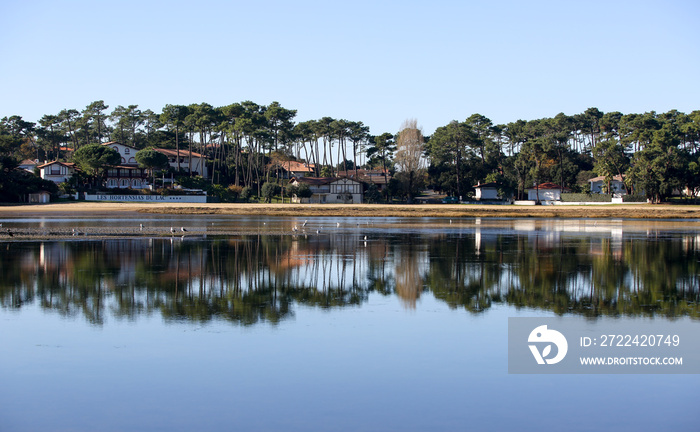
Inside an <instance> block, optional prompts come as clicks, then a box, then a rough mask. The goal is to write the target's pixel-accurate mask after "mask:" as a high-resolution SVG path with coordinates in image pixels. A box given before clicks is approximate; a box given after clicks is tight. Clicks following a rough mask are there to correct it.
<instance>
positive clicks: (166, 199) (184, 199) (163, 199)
mask: <svg viewBox="0 0 700 432" xmlns="http://www.w3.org/2000/svg"><path fill="white" fill-rule="evenodd" d="M85 201H119V202H154V203H156V202H158V203H170V202H181V203H206V202H207V197H206V195H168V196H162V195H107V194H96V195H85Z"/></svg>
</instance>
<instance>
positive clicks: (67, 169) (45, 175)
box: [37, 161, 77, 184]
mask: <svg viewBox="0 0 700 432" xmlns="http://www.w3.org/2000/svg"><path fill="white" fill-rule="evenodd" d="M37 168H39V175H40V176H41V178H42V179H44V180H50V181H52V182H54V183H56V184H59V183H63V182H66V181H68V179H69V178H71V177H72V176H73V174H74V173H75V171H76V169H77V168H76V166H75V164H74V163H72V162H59V161H53V162H48V163H45V164H43V165H39V166H38V167H37Z"/></svg>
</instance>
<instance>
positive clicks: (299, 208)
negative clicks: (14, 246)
mask: <svg viewBox="0 0 700 432" xmlns="http://www.w3.org/2000/svg"><path fill="white" fill-rule="evenodd" d="M139 213H151V214H171V215H172V214H180V215H187V214H191V215H197V214H201V215H205V214H218V215H265V216H310V217H313V216H334V217H360V216H365V217H450V218H460V217H467V218H468V217H536V218H630V219H700V206H697V205H651V204H635V205H589V206H500V205H450V204H441V205H440V204H438V205H430V204H418V205H383V204H361V205H357V204H347V205H343V204H185V203H167V204H166V203H158V204H153V203H104V202H71V203H56V204H35V205H2V206H0V217H2V218H12V217H30V216H33V217H35V216H48V217H71V216H86V215H89V216H112V217H114V216H116V217H128V216H129V215H130V214H139Z"/></svg>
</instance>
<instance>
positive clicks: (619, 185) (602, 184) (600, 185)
mask: <svg viewBox="0 0 700 432" xmlns="http://www.w3.org/2000/svg"><path fill="white" fill-rule="evenodd" d="M624 181H625V176H624V175H616V176H615V177H613V178H612V180H611V181H610V190H609V191H607V192H606V189H607V187H608V183H607V181H606V180H605V176H598V177H593V178H592V179H589V180H588V184H590V185H591V193H597V194H602V193H610V194H614V195H627V189H625V183H624Z"/></svg>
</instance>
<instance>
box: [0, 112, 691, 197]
mask: <svg viewBox="0 0 700 432" xmlns="http://www.w3.org/2000/svg"><path fill="white" fill-rule="evenodd" d="M296 114H297V112H296V110H293V109H287V108H284V107H282V106H281V105H280V104H279V103H277V102H273V103H271V104H269V105H259V104H256V103H254V102H251V101H245V102H241V103H234V104H231V105H227V106H222V107H214V106H212V105H210V104H207V103H201V104H191V105H166V106H165V107H164V108H163V109H162V112H161V113H155V112H153V111H151V110H140V109H139V108H138V106H137V105H129V106H128V107H123V106H117V107H116V108H113V109H112V110H111V111H110V110H109V106H108V105H106V104H105V103H104V102H103V101H96V102H93V103H91V104H90V105H88V106H87V107H85V109H83V110H82V111H78V110H76V109H66V110H62V111H60V112H59V113H56V114H50V115H44V116H43V117H42V118H41V119H39V121H38V122H37V123H32V122H28V121H25V120H23V119H22V118H21V117H20V116H10V117H5V118H3V119H2V120H1V121H0V156H1V158H2V159H1V160H0V163H1V164H2V167H3V170H2V171H1V174H0V176H2V178H0V181H1V182H2V183H1V184H0V189H2V188H4V189H7V184H9V183H8V182H9V179H8V176H9V175H10V174H9V172H10V171H11V170H12V168H14V167H15V166H16V165H17V164H18V163H19V161H21V160H23V159H32V160H39V161H46V160H66V161H70V158H71V154H72V152H70V151H66V150H67V149H71V150H73V151H75V150H77V149H79V148H81V147H82V146H85V145H89V144H99V143H104V142H108V141H117V142H121V143H123V144H126V145H130V146H133V147H135V148H137V149H145V148H148V147H161V148H171V149H180V150H186V151H192V152H197V153H201V154H205V155H207V156H208V158H209V164H210V172H211V173H212V175H211V179H209V183H210V184H211V185H212V186H214V185H217V186H219V187H220V188H228V187H233V188H241V187H249V188H251V189H252V190H257V192H258V195H260V188H261V185H262V184H263V183H265V182H270V181H277V180H276V179H277V178H278V177H279V176H278V169H279V168H278V167H279V163H278V162H282V161H286V160H298V161H303V162H306V163H309V164H313V166H314V173H313V174H314V175H315V176H332V175H335V174H337V172H338V171H346V172H347V171H349V170H353V169H357V168H359V167H364V168H386V169H388V170H390V171H391V172H392V174H393V181H392V184H390V185H389V187H388V188H387V190H388V196H385V198H387V197H395V198H400V199H403V198H408V199H410V198H411V197H412V196H415V195H416V194H417V193H419V191H420V190H421V189H423V188H432V189H435V190H437V191H441V192H445V193H447V194H450V195H455V196H462V197H464V198H465V199H466V197H468V196H469V195H470V194H471V193H473V186H474V185H475V184H477V182H482V183H484V182H496V183H498V184H499V185H500V188H501V189H502V193H503V194H506V195H511V194H512V195H514V196H515V197H516V198H521V197H523V195H524V193H525V190H526V189H527V188H529V187H531V186H532V185H533V184H540V183H543V182H554V183H557V184H560V185H561V186H563V187H565V188H569V189H571V190H572V191H574V192H586V187H587V183H586V180H588V179H589V178H591V177H595V176H598V175H600V176H605V177H606V178H607V179H608V182H609V181H611V180H612V178H613V177H615V176H618V175H624V176H625V185H626V187H627V192H628V193H630V194H643V195H646V196H647V197H648V198H649V199H651V200H652V201H654V202H659V201H662V200H664V199H665V198H667V197H669V196H670V195H671V194H672V193H673V192H674V191H683V190H686V191H687V192H688V193H689V194H690V195H694V194H696V193H697V192H699V191H700V160H699V158H700V146H699V144H700V111H693V112H692V113H690V114H685V113H681V112H678V111H675V110H672V111H669V112H667V113H656V112H648V113H644V114H622V113H620V112H608V113H604V112H601V111H600V110H598V109H597V108H589V109H588V110H586V111H585V112H583V113H581V114H575V115H565V114H563V113H560V114H558V115H556V116H555V117H553V118H544V119H539V120H530V121H525V120H518V121H515V122H511V123H508V124H500V125H495V124H493V123H492V121H491V120H490V119H488V118H487V117H485V116H483V115H480V114H474V115H472V116H470V117H469V118H467V119H466V120H464V121H452V122H450V123H448V124H446V125H445V126H441V127H439V128H437V129H436V130H435V131H434V133H433V134H432V135H430V136H425V137H424V136H423V134H422V131H420V130H418V131H416V129H417V126H415V125H416V122H415V121H413V122H410V121H407V122H405V123H404V125H403V126H402V130H401V131H399V132H397V133H392V132H382V133H379V134H377V135H372V134H370V131H369V128H368V127H367V126H365V125H364V124H363V123H362V122H361V121H349V120H344V119H334V118H331V117H323V118H321V119H318V120H310V121H305V122H295V121H294V118H295V117H296ZM416 132H419V133H416ZM176 174H177V173H176ZM35 187H36V186H35ZM0 192H2V190H0Z"/></svg>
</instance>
